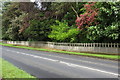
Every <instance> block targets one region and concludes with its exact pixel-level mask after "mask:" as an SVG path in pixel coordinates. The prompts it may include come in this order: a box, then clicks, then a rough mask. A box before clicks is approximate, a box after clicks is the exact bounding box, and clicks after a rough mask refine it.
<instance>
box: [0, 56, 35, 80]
mask: <svg viewBox="0 0 120 80" xmlns="http://www.w3.org/2000/svg"><path fill="white" fill-rule="evenodd" d="M0 62H2V63H0V66H1V65H2V78H4V80H5V79H6V80H7V78H13V79H15V78H27V79H28V78H33V80H37V79H36V78H35V77H34V76H31V75H30V74H28V73H26V72H25V71H23V70H20V69H19V68H17V67H15V66H14V65H12V64H11V63H9V62H7V61H5V60H4V59H2V58H0Z"/></svg>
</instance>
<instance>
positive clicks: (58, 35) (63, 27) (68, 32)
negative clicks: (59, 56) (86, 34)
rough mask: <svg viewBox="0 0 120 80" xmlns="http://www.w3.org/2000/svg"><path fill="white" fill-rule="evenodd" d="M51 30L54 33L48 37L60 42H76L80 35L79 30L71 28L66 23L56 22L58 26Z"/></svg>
mask: <svg viewBox="0 0 120 80" xmlns="http://www.w3.org/2000/svg"><path fill="white" fill-rule="evenodd" d="M51 28H52V31H51V33H50V34H49V35H48V37H49V38H51V39H53V40H54V41H59V42H75V41H76V36H77V35H78V33H79V30H77V29H76V28H74V27H72V26H71V27H69V26H68V23H67V22H66V21H64V22H59V21H58V20H56V25H52V26H51Z"/></svg>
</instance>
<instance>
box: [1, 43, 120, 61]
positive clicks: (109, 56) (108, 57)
mask: <svg viewBox="0 0 120 80" xmlns="http://www.w3.org/2000/svg"><path fill="white" fill-rule="evenodd" d="M0 45H3V46H9V47H16V48H24V49H31V50H40V51H50V52H57V53H66V54H76V55H83V56H91V57H98V58H106V59H115V60H118V59H120V55H105V54H92V53H79V52H69V51H59V50H49V49H42V48H34V47H27V46H15V45H13V44H5V43H0Z"/></svg>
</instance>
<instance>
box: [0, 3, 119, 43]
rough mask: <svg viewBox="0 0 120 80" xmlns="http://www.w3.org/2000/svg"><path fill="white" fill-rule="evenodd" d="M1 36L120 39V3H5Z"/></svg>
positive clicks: (33, 38)
mask: <svg viewBox="0 0 120 80" xmlns="http://www.w3.org/2000/svg"><path fill="white" fill-rule="evenodd" d="M1 13H2V39H3V40H15V41H55V42H120V2H41V3H38V2H5V3H4V5H3V10H2V11H1Z"/></svg>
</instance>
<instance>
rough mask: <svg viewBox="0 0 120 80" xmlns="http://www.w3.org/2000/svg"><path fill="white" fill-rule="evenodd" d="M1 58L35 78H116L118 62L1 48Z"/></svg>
mask: <svg viewBox="0 0 120 80" xmlns="http://www.w3.org/2000/svg"><path fill="white" fill-rule="evenodd" d="M2 57H3V58H4V59H5V60H7V61H9V62H11V63H12V64H14V65H15V66H17V67H19V68H20V69H23V70H24V71H26V72H28V73H30V74H31V75H34V76H36V77H37V78H118V62H117V61H111V60H104V59H97V58H90V57H84V56H76V55H68V54H60V53H54V52H45V51H44V52H43V51H35V50H27V49H19V48H12V47H5V46H3V47H2Z"/></svg>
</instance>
